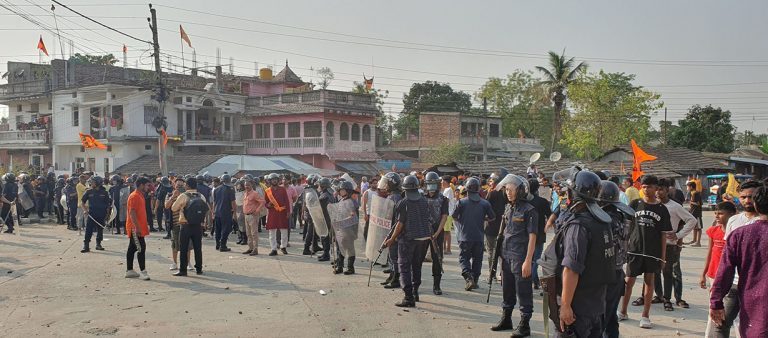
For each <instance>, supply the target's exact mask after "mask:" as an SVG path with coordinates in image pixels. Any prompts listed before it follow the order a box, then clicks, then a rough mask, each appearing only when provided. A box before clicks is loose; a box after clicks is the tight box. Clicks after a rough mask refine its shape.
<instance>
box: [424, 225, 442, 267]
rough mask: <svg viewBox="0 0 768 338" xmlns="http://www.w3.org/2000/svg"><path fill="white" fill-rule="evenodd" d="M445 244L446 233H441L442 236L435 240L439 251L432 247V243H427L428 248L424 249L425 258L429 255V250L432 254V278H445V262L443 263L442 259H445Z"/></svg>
mask: <svg viewBox="0 0 768 338" xmlns="http://www.w3.org/2000/svg"><path fill="white" fill-rule="evenodd" d="M444 242H445V232H441V233H440V236H437V238H435V242H434V243H435V245H436V246H437V250H435V248H434V247H433V246H432V242H431V241H427V246H426V247H424V256H426V255H427V250H429V252H430V257H432V276H434V277H442V276H443V262H442V261H441V259H440V258H441V257H443V244H444Z"/></svg>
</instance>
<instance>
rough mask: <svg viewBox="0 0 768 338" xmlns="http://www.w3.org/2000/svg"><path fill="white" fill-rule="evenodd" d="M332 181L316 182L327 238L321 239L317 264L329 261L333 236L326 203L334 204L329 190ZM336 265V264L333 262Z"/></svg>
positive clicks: (324, 179) (334, 199)
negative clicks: (326, 227) (321, 244)
mask: <svg viewBox="0 0 768 338" xmlns="http://www.w3.org/2000/svg"><path fill="white" fill-rule="evenodd" d="M332 184H333V183H332V181H331V179H329V178H321V179H320V180H318V181H317V188H318V191H319V195H318V198H319V199H320V207H321V208H322V209H323V218H325V224H326V225H327V226H328V236H325V237H323V238H322V243H323V254H322V255H321V256H320V257H318V258H317V261H318V262H327V261H329V260H331V254H330V251H331V238H333V237H332V236H334V234H333V227H331V217H330V215H328V203H334V202H336V198H335V197H334V196H333V190H331V185H332ZM333 263H334V264H336V262H335V261H334V262H333Z"/></svg>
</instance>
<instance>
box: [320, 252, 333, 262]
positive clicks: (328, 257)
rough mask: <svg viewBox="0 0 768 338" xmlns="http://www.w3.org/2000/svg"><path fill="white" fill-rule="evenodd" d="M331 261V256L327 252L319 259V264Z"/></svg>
mask: <svg viewBox="0 0 768 338" xmlns="http://www.w3.org/2000/svg"><path fill="white" fill-rule="evenodd" d="M329 260H331V255H330V254H328V253H327V252H323V255H322V256H320V257H317V261H318V262H327V261H329Z"/></svg>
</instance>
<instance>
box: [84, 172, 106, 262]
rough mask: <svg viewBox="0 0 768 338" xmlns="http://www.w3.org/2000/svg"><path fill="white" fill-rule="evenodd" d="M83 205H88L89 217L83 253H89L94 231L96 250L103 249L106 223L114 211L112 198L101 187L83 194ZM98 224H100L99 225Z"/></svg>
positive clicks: (86, 223)
mask: <svg viewBox="0 0 768 338" xmlns="http://www.w3.org/2000/svg"><path fill="white" fill-rule="evenodd" d="M82 202H83V205H86V203H87V205H88V216H85V215H84V216H83V217H87V220H86V222H85V240H84V241H83V251H84V252H88V251H90V249H89V247H88V246H89V244H90V242H91V236H93V231H94V230H96V249H97V250H103V248H101V241H102V239H104V228H103V226H104V223H106V220H107V214H108V213H109V212H110V211H111V210H112V198H111V197H109V192H107V189H104V186H102V185H99V186H98V187H96V189H88V190H86V191H85V194H83V199H82ZM97 222H98V223H97Z"/></svg>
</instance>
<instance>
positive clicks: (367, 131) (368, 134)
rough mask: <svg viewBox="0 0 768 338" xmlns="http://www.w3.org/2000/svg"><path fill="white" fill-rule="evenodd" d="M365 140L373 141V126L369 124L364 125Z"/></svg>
mask: <svg viewBox="0 0 768 338" xmlns="http://www.w3.org/2000/svg"><path fill="white" fill-rule="evenodd" d="M363 141H365V142H371V126H369V125H367V124H366V125H364V126H363Z"/></svg>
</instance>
